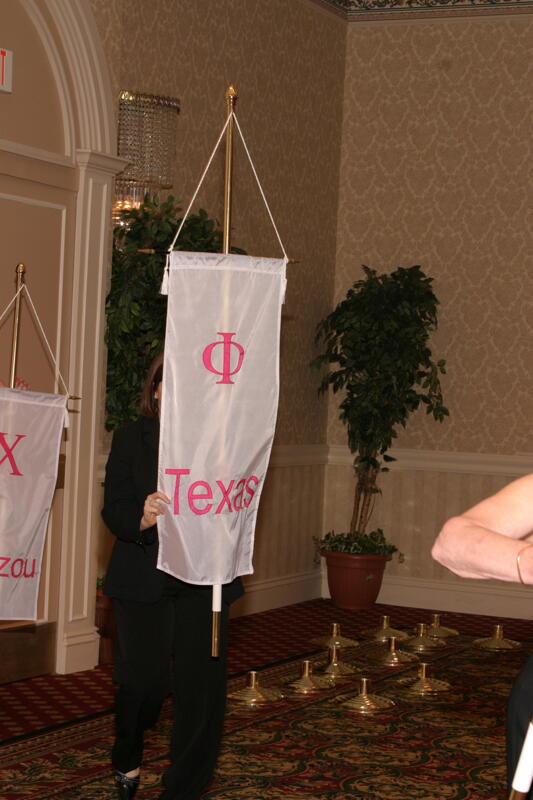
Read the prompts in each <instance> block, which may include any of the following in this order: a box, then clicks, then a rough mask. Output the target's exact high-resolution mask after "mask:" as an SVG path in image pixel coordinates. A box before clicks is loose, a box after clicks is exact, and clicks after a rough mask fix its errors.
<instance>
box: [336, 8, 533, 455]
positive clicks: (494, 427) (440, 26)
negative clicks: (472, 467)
mask: <svg viewBox="0 0 533 800" xmlns="http://www.w3.org/2000/svg"><path fill="white" fill-rule="evenodd" d="M531 34H532V24H531V16H527V15H524V16H519V17H514V18H506V17H493V18H491V19H486V18H483V19H464V20H453V21H446V20H436V21H434V22H433V21H431V22H427V21H412V22H409V23H403V22H402V23H398V22H385V21H383V22H378V23H359V24H355V23H351V24H349V25H348V39H347V60H346V79H345V92H344V122H343V142H342V162H341V179H340V192H339V222H338V245H337V273H336V295H337V297H338V298H340V297H341V296H343V295H344V293H345V291H346V289H347V288H348V287H349V286H350V285H351V283H352V282H353V281H354V280H355V279H356V278H357V277H358V275H359V266H360V265H361V264H367V265H369V266H371V267H374V268H377V269H380V270H381V269H383V270H385V269H392V268H395V267H397V266H400V265H401V266H410V265H412V264H420V265H422V267H423V269H424V270H425V271H426V272H427V273H428V274H429V275H432V276H433V277H434V278H435V284H434V286H435V291H436V293H437V296H438V297H439V299H440V301H441V304H442V305H441V309H440V328H439V331H438V334H437V335H436V336H435V339H434V342H433V346H434V353H435V354H437V355H438V356H439V357H445V358H446V359H447V362H448V375H447V376H446V377H445V380H444V389H445V400H446V401H447V405H448V407H449V409H450V419H449V421H447V422H445V423H444V424H443V425H439V424H437V423H435V422H433V421H432V419H431V418H429V417H426V416H425V414H422V415H420V416H418V418H416V419H415V420H413V422H412V424H411V425H410V426H409V428H408V430H407V432H406V433H403V434H402V435H401V438H400V439H399V444H400V445H401V446H402V447H407V448H427V449H436V450H455V451H467V452H469V451H471V452H492V453H516V452H533V426H532V425H531V421H532V417H533V414H532V412H533V369H532V367H533V363H532V358H531V346H532V332H533V331H532V322H533V315H532V312H533V269H532V264H531V253H532V246H531V245H532V240H531V228H530V226H529V222H528V218H527V216H526V215H527V211H528V192H529V186H530V179H531V167H530V165H531V153H530V142H531V138H530V131H531V121H532V120H531V90H530V87H531V58H530V51H531ZM528 50H529V53H528ZM529 199H530V194H529ZM530 205H531V202H529V207H530ZM336 416H337V412H336V408H335V407H333V404H332V407H331V409H330V424H329V432H328V439H329V441H330V442H331V443H344V442H345V435H344V431H343V430H342V429H341V426H340V423H338V422H337V420H336Z"/></svg>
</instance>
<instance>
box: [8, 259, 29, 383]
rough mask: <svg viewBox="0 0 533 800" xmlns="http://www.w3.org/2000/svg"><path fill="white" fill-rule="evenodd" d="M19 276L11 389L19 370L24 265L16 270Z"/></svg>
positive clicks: (18, 265)
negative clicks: (18, 357) (21, 289)
mask: <svg viewBox="0 0 533 800" xmlns="http://www.w3.org/2000/svg"><path fill="white" fill-rule="evenodd" d="M15 272H16V275H17V299H16V300H15V316H14V317H13V335H12V337H11V368H10V371H9V386H10V388H11V389H13V388H14V387H15V371H16V369H17V356H18V349H19V333H20V304H21V301H22V292H21V291H20V288H21V286H22V284H23V283H24V273H25V272H26V267H25V266H24V264H17V266H16V269H15Z"/></svg>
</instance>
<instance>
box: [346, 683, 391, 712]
mask: <svg viewBox="0 0 533 800" xmlns="http://www.w3.org/2000/svg"><path fill="white" fill-rule="evenodd" d="M368 685H369V680H368V678H361V691H360V692H359V694H358V695H356V696H355V697H353V698H352V699H351V700H348V701H347V702H346V703H343V704H342V707H343V708H347V709H348V711H353V712H355V713H356V714H377V713H379V712H380V711H386V710H387V709H389V708H392V707H393V706H394V705H396V703H394V701H393V700H389V699H388V698H387V697H379V695H377V694H369V693H368Z"/></svg>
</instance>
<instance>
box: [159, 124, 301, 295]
mask: <svg viewBox="0 0 533 800" xmlns="http://www.w3.org/2000/svg"><path fill="white" fill-rule="evenodd" d="M232 118H233V119H234V120H235V124H236V125H237V130H238V131H239V135H240V137H241V141H242V143H243V145H244V150H245V152H246V155H247V156H248V161H249V162H250V166H251V168H252V172H253V173H254V177H255V180H256V183H257V186H258V187H259V191H260V193H261V197H262V198H263V202H264V204H265V206H266V210H267V212H268V216H269V217H270V221H271V223H272V227H273V228H274V231H275V233H276V236H277V238H278V242H279V245H280V247H281V250H282V253H283V256H284V258H285V260H286V261H288V260H289V259H288V256H287V253H286V251H285V248H284V246H283V242H282V241H281V236H280V235H279V231H278V229H277V227H276V223H275V222H274V217H273V216H272V212H271V210H270V206H269V205H268V202H267V199H266V196H265V193H264V191H263V187H262V186H261V181H260V180H259V176H258V174H257V171H256V169H255V166H254V162H253V161H252V156H251V155H250V151H249V150H248V145H247V144H246V140H245V138H244V134H243V132H242V130H241V126H240V125H239V120H238V119H237V115H236V114H235V111H232V112H231V114H228V116H227V117H226V122H225V123H224V127H223V128H222V130H221V131H220V136H219V137H218V139H217V143H216V144H215V146H214V148H213V152H212V153H211V155H210V157H209V161H208V162H207V165H206V167H205V169H204V171H203V173H202V177H201V178H200V180H199V182H198V186H197V187H196V190H195V192H194V194H193V196H192V200H191V202H190V203H189V205H188V207H187V211H186V212H185V214H184V215H183V219H182V220H181V222H180V225H179V228H178V230H177V231H176V235H175V236H174V238H173V239H172V242H171V244H170V247H169V248H168V250H167V261H166V264H165V271H164V274H163V282H162V284H161V290H160V291H161V294H168V273H169V268H170V253H171V252H172V250H173V249H174V245H175V244H176V241H177V239H178V236H179V235H180V233H181V231H182V228H183V226H184V225H185V221H186V219H187V217H188V216H189V212H190V210H191V208H192V206H193V203H194V201H195V200H196V197H197V195H198V192H199V191H200V188H201V186H202V183H203V182H204V180H205V176H206V175H207V173H208V171H209V167H210V166H211V164H212V162H213V159H214V157H215V154H216V152H217V150H218V148H219V146H220V142H221V141H222V137H223V136H224V134H225V132H226V128H227V127H228V124H229V121H230V120H231V119H232Z"/></svg>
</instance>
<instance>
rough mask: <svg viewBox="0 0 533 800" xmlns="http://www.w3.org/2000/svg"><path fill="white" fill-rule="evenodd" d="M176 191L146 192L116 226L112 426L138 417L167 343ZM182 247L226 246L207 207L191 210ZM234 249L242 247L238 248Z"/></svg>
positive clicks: (110, 327) (110, 307)
mask: <svg viewBox="0 0 533 800" xmlns="http://www.w3.org/2000/svg"><path fill="white" fill-rule="evenodd" d="M180 212H181V208H180V207H179V206H178V205H177V204H176V200H175V198H174V197H172V195H169V196H168V197H167V198H166V199H164V200H163V201H161V200H160V199H159V197H157V196H153V197H152V196H150V195H146V196H145V198H144V202H143V203H142V205H141V206H140V207H139V208H132V209H129V210H126V211H123V212H122V215H121V220H120V224H119V225H118V226H117V227H116V228H115V230H114V237H113V262H112V273H111V287H110V290H109V294H108V295H107V299H106V316H107V328H106V337H105V341H106V344H107V351H108V353H107V390H106V414H107V416H106V427H107V429H108V430H113V429H115V428H118V427H120V426H121V425H124V424H125V423H127V422H131V421H133V420H135V419H137V417H138V415H139V395H140V391H141V388H142V384H143V380H144V376H145V374H146V370H147V369H148V366H149V365H150V363H151V361H152V359H153V358H154V357H155V356H156V355H157V354H158V353H159V352H161V350H162V349H163V342H164V337H165V324H166V309H167V298H166V296H164V295H161V294H159V289H160V286H161V281H162V278H163V270H164V267H165V260H166V251H167V249H168V246H169V244H170V242H171V241H172V237H173V236H174V234H175V233H176V231H177V229H178V227H179V224H180V222H181V216H180ZM175 249H177V250H193V251H203V252H209V253H215V252H220V251H221V250H222V231H221V230H220V229H219V228H218V226H217V223H216V221H215V220H213V219H211V218H210V217H209V216H208V215H207V212H206V211H204V210H203V209H200V210H199V212H198V213H197V214H192V215H191V216H189V217H188V218H187V220H186V222H185V225H184V226H183V229H182V231H181V233H180V236H179V239H178V242H177V243H176V248H175ZM233 252H238V253H242V252H243V251H242V250H239V249H237V248H233Z"/></svg>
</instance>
